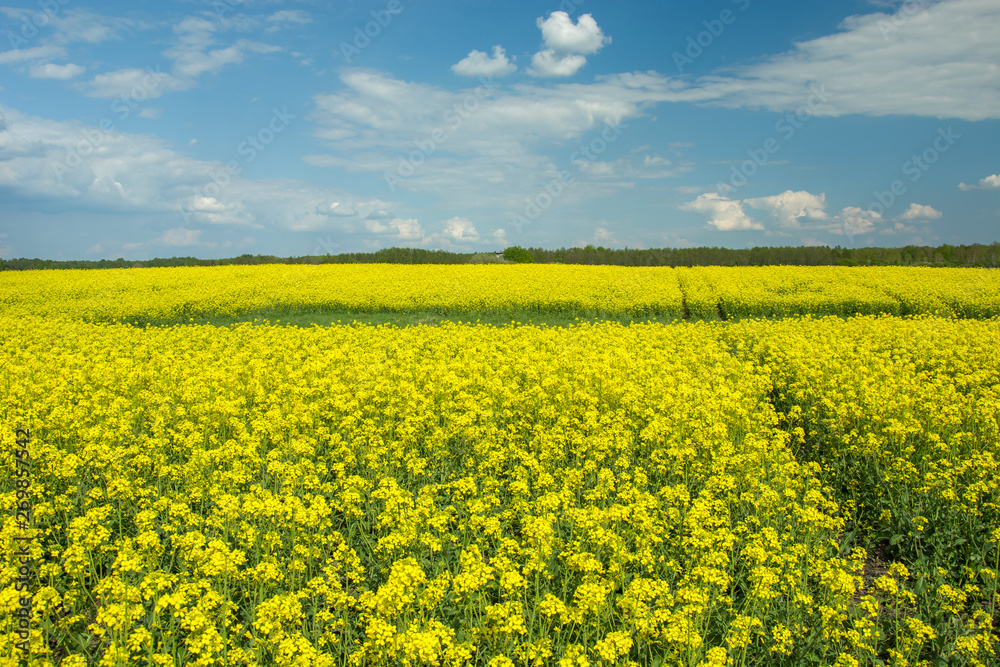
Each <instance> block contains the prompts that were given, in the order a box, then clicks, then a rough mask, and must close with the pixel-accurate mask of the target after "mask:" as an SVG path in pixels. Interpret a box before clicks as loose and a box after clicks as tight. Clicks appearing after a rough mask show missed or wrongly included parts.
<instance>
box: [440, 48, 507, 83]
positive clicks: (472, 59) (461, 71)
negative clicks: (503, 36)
mask: <svg viewBox="0 0 1000 667" xmlns="http://www.w3.org/2000/svg"><path fill="white" fill-rule="evenodd" d="M516 69H517V65H515V64H514V63H512V62H511V61H510V60H508V59H507V53H506V52H505V51H504V50H503V48H502V47H501V46H499V45H497V46H494V47H493V56H492V57H490V56H489V55H487V54H486V53H484V52H482V51H475V50H473V51H470V52H469V55H468V56H466V57H465V58H463V59H462V60H460V61H458V62H457V63H455V64H454V65H452V66H451V71H453V72H454V73H455V74H458V75H459V76H486V77H497V78H499V77H503V76H507V75H508V74H511V73H513V72H514V71H515V70H516Z"/></svg>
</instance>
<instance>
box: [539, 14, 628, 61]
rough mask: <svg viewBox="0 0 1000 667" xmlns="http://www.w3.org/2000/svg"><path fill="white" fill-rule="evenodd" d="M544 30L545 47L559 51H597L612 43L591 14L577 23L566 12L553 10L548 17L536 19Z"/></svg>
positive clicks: (585, 15) (585, 52)
mask: <svg viewBox="0 0 1000 667" xmlns="http://www.w3.org/2000/svg"><path fill="white" fill-rule="evenodd" d="M536 24H537V25H538V28H539V29H540V30H541V31H542V39H543V40H544V42H545V47H546V48H548V49H552V50H553V51H556V52H558V53H582V54H584V55H589V54H592V53H597V52H598V51H600V50H601V48H602V47H603V46H604V45H605V44H610V43H611V38H610V37H606V36H605V35H604V33H603V32H602V31H601V28H600V26H598V25H597V21H595V20H594V17H593V16H591V15H590V14H584V15H583V16H581V17H580V18H579V20H578V21H577V22H576V24H574V23H573V19H571V18H570V17H569V14H567V13H566V12H552V13H551V14H550V15H549V18H547V19H541V18H539V19H538V20H537V21H536Z"/></svg>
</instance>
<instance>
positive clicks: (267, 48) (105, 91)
mask: <svg viewBox="0 0 1000 667" xmlns="http://www.w3.org/2000/svg"><path fill="white" fill-rule="evenodd" d="M226 27H235V28H237V29H238V28H240V23H239V21H237V20H236V18H235V17H234V18H233V19H232V20H230V21H228V22H223V23H216V22H212V21H209V20H207V19H204V18H202V17H199V16H188V17H186V18H185V19H183V20H182V21H181V22H180V23H178V24H177V25H176V26H174V33H175V35H176V36H177V42H176V44H175V45H174V46H172V47H170V48H169V49H167V50H166V51H164V55H166V56H167V57H168V58H170V59H171V60H172V61H173V67H172V68H171V71H170V73H166V72H160V70H159V67H157V68H156V69H155V70H153V69H152V68H146V69H144V70H143V69H138V68H125V69H119V70H114V71H111V72H105V73H103V74H98V75H97V76H95V77H94V78H93V79H92V80H91V81H90V82H89V83H88V87H89V91H88V93H87V94H88V95H89V96H91V97H106V98H112V97H127V96H129V95H133V96H134V94H133V91H134V90H135V89H136V86H141V87H142V89H143V98H142V99H150V98H156V97H159V96H161V95H163V94H164V93H167V92H174V91H179V90H188V89H190V88H193V87H194V86H195V85H197V80H198V77H200V76H202V75H203V74H207V73H210V72H215V71H218V70H220V69H222V68H224V67H226V66H227V65H239V64H241V63H242V62H243V61H244V60H245V58H246V54H248V53H272V52H275V51H281V50H282V49H281V47H278V46H273V45H270V44H264V43H261V42H255V41H251V40H247V39H241V40H238V41H237V42H236V43H235V44H233V45H231V46H227V47H225V48H219V49H212V48H211V46H213V45H214V44H215V41H216V39H215V33H216V32H217V31H218V30H219V29H220V28H226Z"/></svg>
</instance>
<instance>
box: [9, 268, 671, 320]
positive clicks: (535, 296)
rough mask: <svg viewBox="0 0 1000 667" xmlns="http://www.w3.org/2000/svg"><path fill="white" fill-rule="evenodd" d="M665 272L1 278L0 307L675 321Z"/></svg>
mask: <svg viewBox="0 0 1000 667" xmlns="http://www.w3.org/2000/svg"><path fill="white" fill-rule="evenodd" d="M682 300H683V298H682V295H681V292H680V286H679V284H678V282H677V278H676V276H675V275H674V273H673V271H672V270H671V269H669V268H664V269H660V268H643V267H639V268H628V267H615V266H597V267H594V266H562V265H538V266H534V265H516V266H508V265H472V264H469V265H426V264H425V265H414V266H409V265H385V264H347V265H320V266H313V265H278V264H271V265H264V266H219V267H178V268H151V269H107V270H66V271H52V272H41V273H40V272H13V271H7V272H3V273H2V274H0V304H2V305H3V306H4V307H6V308H9V309H11V310H13V311H16V312H19V313H32V314H38V315H60V316H71V317H77V318H81V319H85V320H88V321H105V322H110V321H115V320H118V321H126V320H127V321H130V322H133V321H136V320H138V321H140V322H143V323H145V322H167V321H172V320H182V321H186V320H187V318H189V317H207V316H217V315H223V316H240V315H245V314H247V313H256V312H261V311H270V312H274V311H277V312H289V313H292V312H309V311H330V310H334V311H356V312H367V313H372V312H412V311H432V312H441V313H453V314H463V313H491V314H492V313H500V314H503V313H507V312H511V311H528V312H583V313H591V312H592V313H602V314H609V315H616V316H619V315H621V316H628V315H637V316H638V315H657V316H660V317H664V318H668V319H669V318H673V317H681V316H682V315H683V307H682Z"/></svg>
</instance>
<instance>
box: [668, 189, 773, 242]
mask: <svg viewBox="0 0 1000 667" xmlns="http://www.w3.org/2000/svg"><path fill="white" fill-rule="evenodd" d="M680 208H681V210H682V211H694V212H696V213H702V214H704V215H706V216H708V224H709V225H711V226H712V227H715V228H716V229H718V230H719V231H724V232H727V231H736V230H746V229H764V227H763V225H761V224H760V223H759V222H756V221H754V220H753V219H752V218H750V217H749V216H748V215H747V214H746V212H745V211H744V210H743V202H741V201H739V200H734V199H729V198H728V197H725V196H723V195H720V194H719V193H717V192H706V193H705V194H703V195H700V196H699V197H698V198H697V199H695V200H694V201H692V202H688V203H686V204H684V205H682V206H681V207H680Z"/></svg>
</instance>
